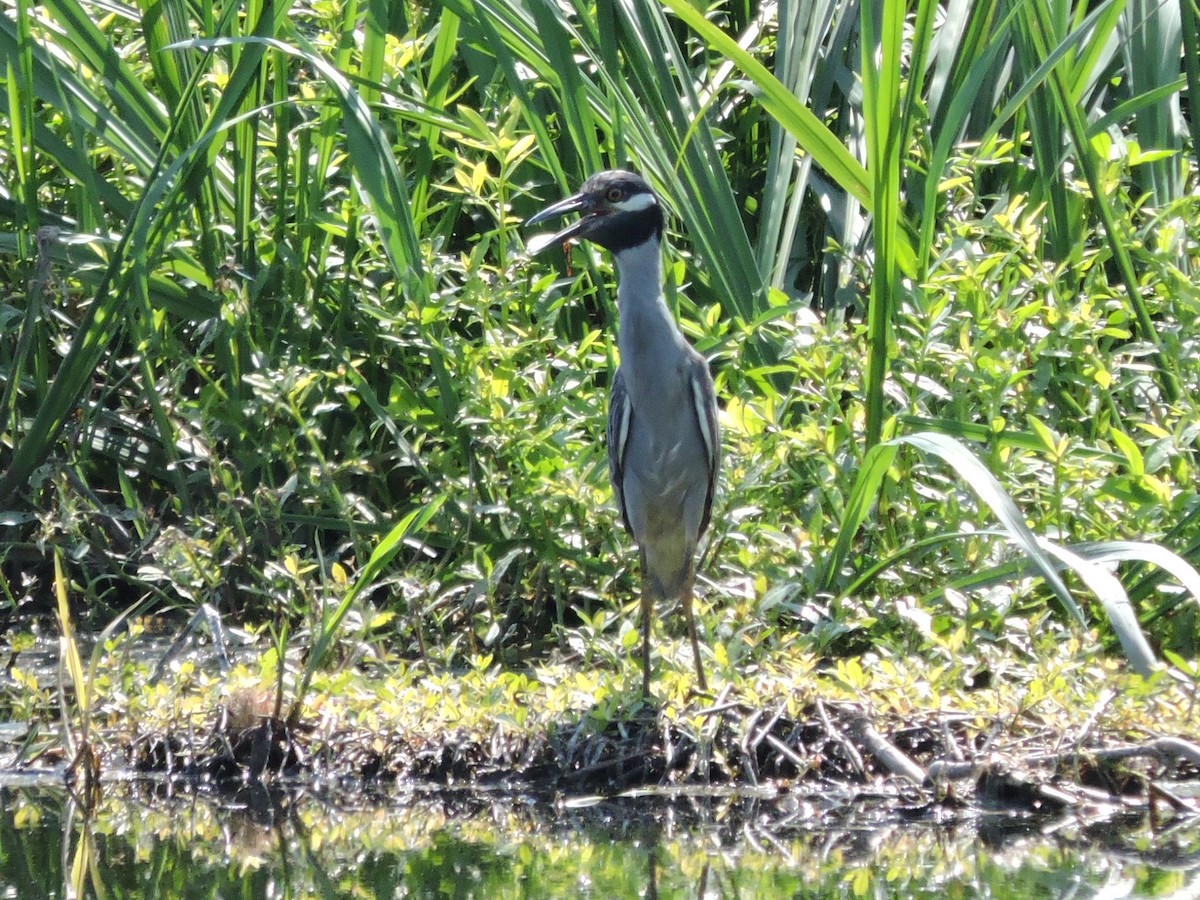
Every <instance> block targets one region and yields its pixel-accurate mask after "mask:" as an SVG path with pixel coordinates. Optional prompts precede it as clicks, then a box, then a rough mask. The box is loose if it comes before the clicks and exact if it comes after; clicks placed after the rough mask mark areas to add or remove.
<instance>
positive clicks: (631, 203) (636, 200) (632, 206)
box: [612, 194, 658, 212]
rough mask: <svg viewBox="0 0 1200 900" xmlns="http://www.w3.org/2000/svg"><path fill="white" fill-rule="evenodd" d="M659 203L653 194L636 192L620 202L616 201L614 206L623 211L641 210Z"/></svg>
mask: <svg viewBox="0 0 1200 900" xmlns="http://www.w3.org/2000/svg"><path fill="white" fill-rule="evenodd" d="M657 205H658V201H657V200H655V199H654V195H653V194H634V195H633V196H631V197H626V198H625V199H624V200H622V201H621V202H620V203H614V204H613V205H612V208H613V209H619V210H620V211H621V212H641V211H642V210H644V209H649V208H650V207H652V206H657Z"/></svg>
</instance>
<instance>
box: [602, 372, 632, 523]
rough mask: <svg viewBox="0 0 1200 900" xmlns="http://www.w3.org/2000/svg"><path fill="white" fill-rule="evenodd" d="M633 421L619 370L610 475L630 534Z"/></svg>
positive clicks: (612, 400)
mask: <svg viewBox="0 0 1200 900" xmlns="http://www.w3.org/2000/svg"><path fill="white" fill-rule="evenodd" d="M632 421H633V407H632V406H631V405H630V403H629V394H628V393H627V392H626V390H625V379H624V377H623V376H622V375H621V370H620V369H619V368H618V369H617V372H616V374H615V375H613V382H612V395H611V396H610V397H609V400H608V475H609V478H611V479H612V486H613V493H614V494H616V495H617V506H618V507H620V509H621V521H622V522H624V523H625V530H626V531H628V532H629V533H630V534H633V527H632V526H631V525H630V524H629V513H628V512H626V510H625V447H626V445H627V443H628V441H629V424H630V422H632Z"/></svg>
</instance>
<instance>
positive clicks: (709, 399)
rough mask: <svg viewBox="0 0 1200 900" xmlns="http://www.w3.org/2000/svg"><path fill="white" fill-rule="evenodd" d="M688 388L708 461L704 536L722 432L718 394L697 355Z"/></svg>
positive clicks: (715, 476) (706, 368)
mask: <svg viewBox="0 0 1200 900" xmlns="http://www.w3.org/2000/svg"><path fill="white" fill-rule="evenodd" d="M688 388H689V392H690V394H691V398H692V410H693V412H694V413H695V415H696V428H697V430H698V431H699V432H700V438H701V440H703V441H704V456H705V459H706V460H707V461H708V485H707V490H706V493H705V495H704V515H703V516H701V518H700V534H704V531H705V529H706V528H708V523H709V520H710V519H711V518H712V505H713V494H715V493H716V489H717V470H718V469H719V468H720V466H721V430H720V425H719V424H718V422H717V393H716V390H715V389H714V388H713V380H712V373H711V372H709V371H708V363H707V362H706V361H705V360H704V358H703V357H701V356H698V355H697V357H696V358H695V359H694V360H693V363H692V370H691V372H690V374H689V377H688Z"/></svg>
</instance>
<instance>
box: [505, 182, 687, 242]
mask: <svg viewBox="0 0 1200 900" xmlns="http://www.w3.org/2000/svg"><path fill="white" fill-rule="evenodd" d="M574 212H578V213H580V217H579V218H578V219H576V220H575V221H574V222H572V223H571V224H570V225H568V226H567V227H566V228H564V229H562V230H561V231H558V232H556V233H555V234H550V235H538V236H536V237H534V238H531V239H530V241H529V252H530V253H531V254H537V253H541V252H542V251H543V250H545V249H546V248H547V247H549V246H550V245H552V244H569V243H572V242H574V241H577V240H587V241H591V242H592V243H594V244H599V245H600V246H601V247H604V248H605V249H606V250H610V251H612V252H613V253H619V252H621V251H622V250H625V249H627V248H629V247H636V246H638V245H640V244H644V243H645V242H646V241H648V240H650V239H651V238H658V239H661V238H662V233H663V227H664V225H665V221H666V220H665V217H664V215H663V209H662V204H661V203H659V201H658V195H657V194H655V193H654V190H653V189H652V188H651V187H650V184H649V183H648V182H647V181H646V179H644V178H643V177H642V176H641V175H638V174H637V173H635V172H627V171H624V170H623V169H614V170H611V171H608V172H600V173H599V174H597V175H593V176H592V177H591V178H589V179H588V180H587V181H585V182H584V183H583V186H582V187H581V188H580V189H579V193H577V194H575V195H574V196H571V197H568V198H567V199H566V200H561V201H559V202H558V203H555V204H553V205H552V206H548V207H546V208H545V209H543V210H542V211H541V212H540V213H538V214H537V215H536V216H534V217H533V218H531V219H530V220H529V221H528V222H526V223H525V224H526V225H536V224H537V223H538V222H544V221H546V220H547V219H551V218H555V217H558V216H565V215H569V214H570V213H574Z"/></svg>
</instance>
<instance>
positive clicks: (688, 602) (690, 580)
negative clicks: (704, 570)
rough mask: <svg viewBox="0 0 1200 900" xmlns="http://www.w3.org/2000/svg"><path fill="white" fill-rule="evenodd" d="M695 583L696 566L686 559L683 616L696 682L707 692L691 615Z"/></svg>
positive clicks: (698, 644)
mask: <svg viewBox="0 0 1200 900" xmlns="http://www.w3.org/2000/svg"><path fill="white" fill-rule="evenodd" d="M695 583H696V565H695V563H694V562H692V561H691V558H690V557H689V559H688V566H687V576H686V577H685V578H684V579H683V597H682V602H683V615H684V617H685V618H686V619H687V627H688V637H690V638H691V639H692V658H693V659H695V660H696V682H697V683H698V684H699V685H700V690H702V691H707V690H708V683H707V682H706V681H705V679H704V663H703V662H701V660H700V640H699V638H697V637H696V617H695V615H694V614H693V613H692V589H693V587H694V586H695Z"/></svg>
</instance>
